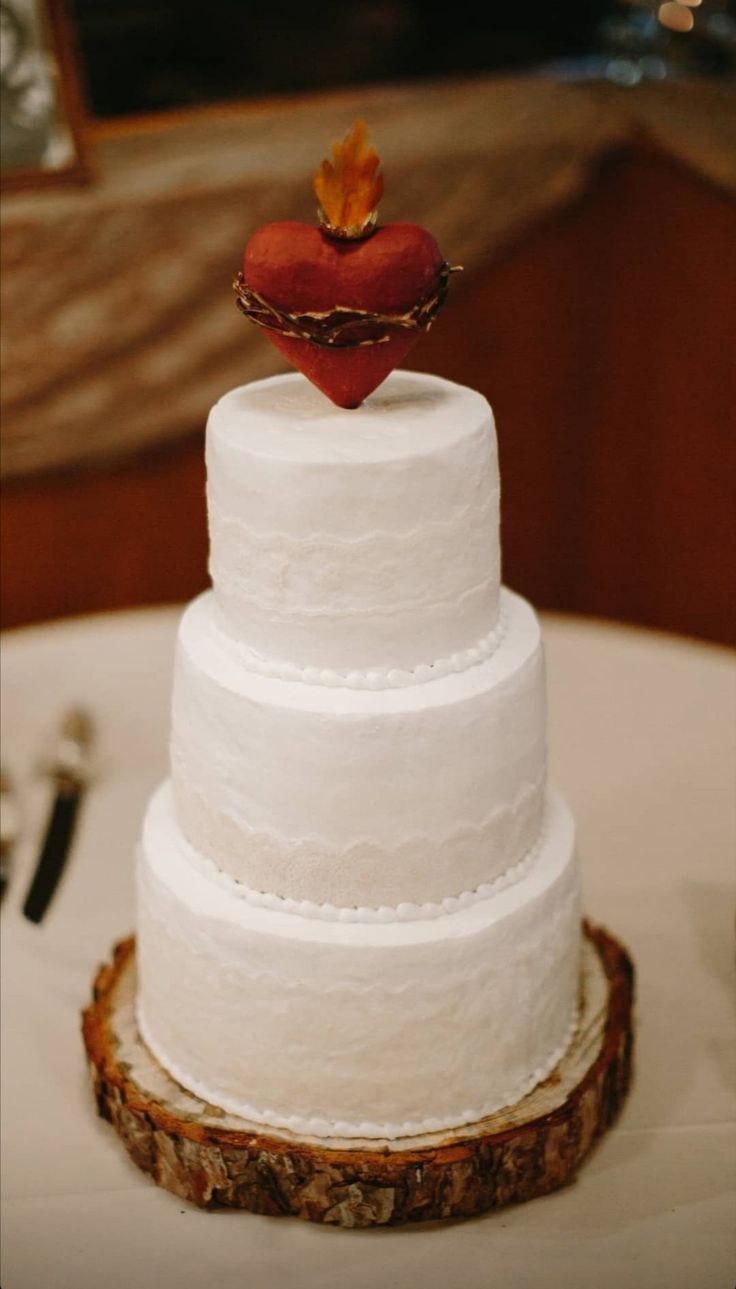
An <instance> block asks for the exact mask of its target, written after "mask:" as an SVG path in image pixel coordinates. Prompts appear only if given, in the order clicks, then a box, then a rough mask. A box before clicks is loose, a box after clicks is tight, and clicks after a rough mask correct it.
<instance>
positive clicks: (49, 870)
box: [23, 708, 94, 922]
mask: <svg viewBox="0 0 736 1289" xmlns="http://www.w3.org/2000/svg"><path fill="white" fill-rule="evenodd" d="M93 737H94V727H93V724H92V720H91V718H90V716H89V715H88V713H87V712H85V711H84V710H83V709H81V708H74V709H72V710H71V711H69V712H67V713H66V715H65V716H64V718H63V720H62V723H61V729H60V731H59V738H58V742H57V744H56V747H55V748H54V752H53V755H52V757H51V760H50V761H48V762H47V763H46V764H45V766H44V767H43V769H44V773H45V774H46V775H47V776H48V777H49V779H50V780H51V782H52V784H53V787H54V800H53V805H52V808H51V812H50V814H49V818H48V822H47V825H46V831H45V835H44V839H43V844H42V846H41V851H40V854H39V857H38V862H37V864H36V871H35V873H34V875H33V880H32V882H31V885H30V887H29V890H28V894H27V896H26V900H25V903H24V905H23V912H24V914H25V916H26V917H27V918H28V920H29V922H40V921H41V919H42V917H43V916H44V913H45V912H46V910H47V908H48V906H49V904H50V902H51V899H52V896H53V894H54V891H55V890H56V887H57V885H58V882H59V878H60V877H61V874H62V872H63V869H64V865H65V863H66V860H67V858H68V856H69V851H70V848H71V843H72V839H73V836H74V827H75V824H76V820H77V815H78V813H79V807H80V803H81V801H82V797H83V796H84V792H85V789H86V787H87V785H88V783H89V781H90V759H91V751H92V742H93Z"/></svg>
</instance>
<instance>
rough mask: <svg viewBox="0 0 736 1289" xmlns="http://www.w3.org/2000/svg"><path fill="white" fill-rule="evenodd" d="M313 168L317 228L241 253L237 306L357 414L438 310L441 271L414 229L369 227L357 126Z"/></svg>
mask: <svg viewBox="0 0 736 1289" xmlns="http://www.w3.org/2000/svg"><path fill="white" fill-rule="evenodd" d="M332 158H333V159H332V161H323V163H322V166H321V168H320V170H319V171H318V173H317V175H316V176H315V181H314V187H315V191H316V193H317V197H318V200H319V203H320V210H319V215H320V227H319V228H314V227H312V226H311V225H309V224H302V223H299V222H297V221H295V220H286V221H282V222H280V223H275V224H266V225H265V226H264V227H263V228H259V229H258V230H257V232H255V233H254V234H253V236H252V237H251V239H250V241H249V242H248V245H247V246H246V248H245V255H244V258H243V272H242V273H240V274H239V275H238V277H237V279H236V281H235V283H234V286H235V291H236V293H237V297H238V306H239V308H240V309H241V310H242V312H243V313H245V314H246V316H247V317H249V318H250V319H251V320H252V321H253V322H256V323H258V325H259V326H261V327H263V328H264V330H265V331H266V334H267V335H268V337H269V339H270V340H271V341H272V343H273V344H274V345H275V346H276V348H277V349H279V350H280V351H281V353H282V354H284V356H285V357H286V358H287V359H288V360H289V362H290V363H292V364H293V365H294V366H295V367H297V368H298V369H299V370H300V371H301V372H303V374H304V375H305V376H306V377H307V378H308V379H309V380H311V381H312V383H313V384H314V385H316V386H317V387H318V388H319V389H321V390H322V392H323V393H324V394H326V395H327V397H328V398H330V399H331V400H332V402H333V403H336V404H337V405H338V407H358V406H359V405H360V403H362V402H363V399H365V398H367V397H368V395H369V394H370V393H372V392H373V390H374V389H376V387H377V386H378V385H380V384H381V382H382V381H384V380H385V379H386V377H387V376H388V374H389V372H391V371H393V369H394V367H396V366H397V365H398V363H400V362H401V361H402V359H403V358H405V357H406V355H407V353H408V352H409V350H410V349H411V348H412V346H413V345H415V344H416V342H417V340H418V339H419V337H420V336H421V335H422V333H423V332H424V331H426V330H427V329H428V328H429V327H430V326H431V324H432V321H433V320H434V318H435V317H436V315H437V313H438V312H439V310H440V308H441V307H442V304H443V303H444V300H445V296H446V294H447V285H448V281H449V276H450V273H451V272H452V271H453V270H452V269H451V268H450V266H449V264H447V263H446V261H445V260H444V259H443V257H442V253H441V251H440V249H439V247H438V245H437V243H436V242H435V240H434V238H433V237H432V236H431V235H430V234H429V233H428V232H427V231H426V229H424V228H421V227H420V226H419V225H418V224H386V225H385V226H383V227H380V228H377V227H376V219H377V212H376V207H377V205H378V202H379V201H380V198H381V195H382V193H383V179H382V176H381V174H380V171H379V164H380V163H379V160H378V156H377V154H376V152H375V150H374V149H373V148H372V147H370V145H369V144H368V136H367V131H366V128H365V125H364V124H363V122H362V121H358V122H356V124H355V126H354V127H353V130H352V131H351V133H350V134H349V135H347V137H346V138H345V139H344V140H343V142H342V143H335V144H333V147H332Z"/></svg>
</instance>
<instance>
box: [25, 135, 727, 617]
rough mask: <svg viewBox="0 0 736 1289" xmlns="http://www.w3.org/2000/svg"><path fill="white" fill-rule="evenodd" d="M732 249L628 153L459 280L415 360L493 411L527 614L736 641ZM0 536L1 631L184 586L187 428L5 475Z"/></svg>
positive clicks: (196, 490)
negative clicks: (88, 462) (101, 461)
mask: <svg viewBox="0 0 736 1289" xmlns="http://www.w3.org/2000/svg"><path fill="white" fill-rule="evenodd" d="M735 247H736V211H735V209H734V204H733V201H732V199H731V198H730V196H728V195H727V194H725V193H724V192H722V191H720V190H719V189H717V188H715V187H710V186H708V185H707V183H705V182H704V181H703V180H702V179H700V178H698V177H696V176H695V175H693V174H692V173H691V172H689V171H688V170H686V169H684V168H682V167H680V166H679V164H677V163H675V162H673V161H671V160H669V159H668V158H667V157H665V156H664V155H660V154H658V153H656V152H653V151H651V150H649V149H647V148H646V147H643V146H642V147H641V148H636V149H634V150H627V151H626V152H624V153H621V154H619V155H616V156H613V157H610V158H609V159H608V160H607V161H606V162H605V163H604V165H603V167H602V169H601V171H600V173H599V175H598V177H597V179H596V181H595V182H594V183H593V185H592V187H591V188H590V190H589V191H588V192H587V194H586V195H585V197H584V198H583V199H582V200H580V201H579V202H578V203H577V204H576V205H575V206H574V207H573V208H571V209H569V210H567V211H565V212H564V213H563V214H561V215H559V216H557V217H555V218H554V219H553V220H551V221H550V222H548V223H546V224H545V225H544V226H541V227H538V228H537V229H535V230H534V231H533V232H531V233H529V234H528V235H527V236H526V237H525V238H524V239H523V240H520V241H518V242H517V243H516V244H515V245H513V246H511V247H509V248H507V250H506V252H505V253H504V254H502V255H500V256H499V257H498V259H497V261H496V262H495V263H494V264H493V265H491V266H490V267H488V268H487V270H486V271H485V272H484V273H482V274H478V273H477V272H475V273H473V274H472V275H471V274H467V275H466V278H465V280H464V281H463V282H462V285H460V286H456V285H455V284H453V293H452V298H451V300H450V302H449V303H448V305H447V307H446V310H445V313H444V315H443V317H442V319H441V320H440V322H439V323H438V324H437V326H436V328H435V329H434V330H433V331H432V332H431V333H430V335H429V336H428V337H426V338H425V339H424V340H423V341H422V342H421V344H420V345H419V346H418V347H417V349H416V350H415V351H414V352H413V354H412V355H411V360H410V362H409V364H408V365H410V366H412V367H415V368H419V369H424V370H430V371H436V372H438V373H440V374H442V375H445V376H448V377H450V378H451V379H455V380H459V381H463V382H464V383H467V384H470V385H473V386H475V387H476V388H478V389H480V390H482V391H483V392H484V393H485V394H486V395H487V397H488V398H489V399H490V400H491V402H492V403H493V406H494V409H495V412H496V418H497V423H498V432H499V440H500V445H501V465H502V478H503V547H504V572H505V580H506V581H507V582H508V584H509V585H511V586H513V587H515V588H517V589H518V590H520V591H522V592H523V593H524V594H526V595H527V596H529V597H530V598H531V599H532V600H533V601H534V602H535V603H536V604H537V605H539V606H540V607H543V608H552V609H565V610H574V611H576V612H580V613H588V614H596V615H602V616H606V617H613V618H620V619H624V620H626V621H630V622H636V623H641V624H645V625H648V626H652V627H657V628H663V629H666V630H670V631H678V632H685V633H688V634H691V635H695V636H701V637H704V638H707V639H712V640H718V641H733V640H734V637H735V633H734V589H735V584H736V525H735V524H734V480H735V479H736V470H735V469H734V437H735V436H734V406H735V405H736V388H735V386H736V381H735V380H734V363H733V341H732V335H733V331H734V318H735V317H736V275H734V274H733V271H732V269H733V258H734V248H735ZM729 266H730V267H729ZM729 333H730V335H731V339H729ZM263 343H264V344H266V343H267V341H266V340H265V338H264V340H263ZM2 538H3V540H2V592H3V625H4V626H13V625H18V624H22V623H28V622H33V621H37V620H40V619H46V618H53V617H58V616H62V615H66V614H74V613H86V612H89V611H94V610H101V609H109V608H118V607H123V606H129V605H136V604H151V603H157V602H162V601H172V600H183V599H186V598H188V597H189V596H191V595H193V594H194V593H195V592H197V591H198V590H199V589H201V588H202V587H203V586H204V585H205V584H206V580H207V575H206V546H207V543H206V519H205V505H204V467H203V461H202V437H201V435H200V434H197V435H196V436H194V437H190V438H188V439H185V440H183V441H182V442H181V443H180V444H178V445H176V446H175V447H172V448H167V449H159V450H157V451H156V452H154V453H148V454H146V455H145V456H141V457H139V458H137V459H133V460H130V461H127V462H125V463H123V464H120V465H118V466H117V467H114V468H108V469H106V470H105V471H104V472H96V471H87V472H80V471H77V472H74V473H70V474H68V475H64V474H60V475H56V476H48V477H39V476H35V477H33V478H29V479H28V480H22V479H21V480H16V481H13V482H11V483H9V484H7V485H6V488H5V495H4V505H3V533H2Z"/></svg>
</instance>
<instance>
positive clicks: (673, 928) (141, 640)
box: [2, 608, 736, 1289]
mask: <svg viewBox="0 0 736 1289" xmlns="http://www.w3.org/2000/svg"><path fill="white" fill-rule="evenodd" d="M179 613H180V610H179V609H177V608H163V609H154V610H140V611H134V612H129V613H116V614H108V615H101V616H99V617H91V618H81V619H75V620H70V621H66V622H60V623H53V624H48V625H47V624H44V625H42V626H38V627H32V628H27V629H25V630H21V631H17V632H12V633H8V634H7V635H6V636H5V637H4V638H3V670H2V697H3V702H2V748H3V764H4V766H5V767H6V768H7V769H8V770H9V771H10V772H11V774H12V777H13V779H14V780H15V782H16V785H17V787H18V790H19V794H20V807H21V812H22V825H23V826H22V831H21V836H20V840H19V842H18V845H17V847H16V850H15V853H14V859H13V869H12V874H11V881H10V886H9V890H8V893H7V894H6V896H5V899H4V902H3V908H2V948H3V958H4V964H3V972H2V985H3V1007H2V1024H3V1043H2V1060H3V1075H2V1089H3V1096H2V1111H3V1120H4V1122H3V1152H2V1167H3V1212H4V1240H3V1264H4V1265H3V1278H2V1283H3V1285H5V1286H7V1289H39V1286H41V1285H43V1286H44V1287H45V1289H96V1286H98V1285H101V1284H104V1285H105V1286H106V1289H130V1286H131V1285H138V1286H141V1289H148V1286H149V1285H150V1286H153V1285H154V1284H155V1285H156V1286H157V1289H195V1287H196V1289H199V1287H200V1286H201V1285H203V1284H207V1283H212V1284H215V1285H217V1286H218V1289H236V1287H237V1289H242V1286H243V1285H245V1284H247V1285H253V1286H261V1285H263V1286H269V1289H326V1286H328V1285H332V1284H339V1285H341V1286H342V1287H343V1289H369V1287H370V1289H375V1286H384V1285H385V1286H397V1289H398V1286H403V1285H405V1284H410V1283H415V1284H417V1285H419V1286H421V1287H422V1289H440V1286H442V1289H446V1287H447V1286H450V1287H451V1289H453V1287H454V1286H456V1285H457V1286H462V1287H463V1289H481V1287H483V1289H485V1286H487V1285H488V1284H489V1283H494V1284H497V1285H503V1286H507V1285H508V1286H511V1287H513V1289H525V1287H526V1286H529V1287H531V1286H535V1287H536V1286H538V1285H542V1284H543V1285H544V1286H545V1289H555V1287H556V1286H560V1289H562V1286H564V1289H577V1287H578V1286H579V1287H580V1289H583V1286H585V1289H588V1286H590V1285H593V1284H595V1285H596V1286H597V1287H598V1289H608V1287H609V1286H610V1289H614V1287H615V1289H622V1287H623V1286H629V1285H631V1286H637V1287H639V1286H641V1289H655V1287H656V1286H660V1285H661V1286H667V1289H686V1287H687V1289H690V1287H691V1286H692V1285H695V1284H697V1285H699V1286H703V1289H706V1287H710V1286H713V1289H715V1287H716V1286H718V1287H719V1289H720V1287H721V1286H726V1285H728V1284H730V1283H731V1282H732V1278H733V1276H732V1273H733V1265H734V1252H735V1250H734V1243H735V1241H734V1229H736V1228H735V1227H734V1224H733V1216H734V1199H733V1191H734V1182H735V1181H736V1176H735V1174H736V1127H735V1123H736V1113H735V1103H736V1098H735V1096H734V1087H736V1079H734V1048H735V1046H736V1044H735V1043H734V1027H733V1017H732V994H733V930H734V856H735V855H736V808H735V800H734V798H735V793H734V784H735V783H736V773H735V772H736V668H735V667H734V665H733V657H732V655H731V654H729V653H728V652H727V651H725V650H723V649H719V648H716V647H713V646H709V645H704V644H700V643H695V642H693V641H690V640H683V639H675V638H673V637H669V636H664V635H658V634H655V633H652V632H646V631H642V630H639V629H635V628H629V627H622V626H618V625H614V624H610V623H603V622H594V621H589V620H582V619H579V618H572V617H561V616H558V617H552V616H545V617H544V618H543V625H544V632H545V642H546V649H547V666H548V682H549V709H550V710H549V739H550V760H551V771H552V777H553V779H554V781H555V782H556V783H557V785H558V786H559V787H560V788H561V789H562V791H563V792H564V793H565V794H566V796H567V798H568V800H569V802H570V804H571V805H572V807H573V809H574V811H575V813H576V815H577V820H578V829H579V843H580V854H581V860H582V867H583V882H584V903H585V909H586V912H587V914H588V915H589V916H590V917H591V918H592V919H593V920H594V921H595V922H600V923H602V924H604V925H606V926H608V927H609V928H610V929H611V930H612V931H613V932H614V934H615V935H617V936H618V937H620V938H621V939H622V940H623V942H624V943H625V944H627V946H628V947H629V949H630V950H631V952H632V954H633V957H634V959H635V962H636V966H637V971H638V987H637V997H638V1001H637V1017H638V1020H637V1049H636V1066H635V1079H634V1087H633V1091H632V1094H631V1096H630V1099H629V1101H628V1103H627V1105H626V1108H625V1110H624V1113H623V1115H622V1116H621V1118H620V1120H619V1121H618V1123H617V1124H616V1126H615V1127H614V1129H613V1130H612V1131H611V1133H610V1134H608V1135H606V1136H605V1137H604V1138H603V1140H602V1141H601V1143H600V1144H599V1146H598V1147H597V1148H596V1150H595V1151H594V1153H593V1155H592V1156H591V1157H590V1159H589V1160H588V1162H587V1163H586V1164H585V1165H584V1166H583V1168H582V1170H581V1172H580V1174H579V1178H578V1181H577V1182H576V1183H575V1185H574V1186H571V1187H569V1188H568V1189H566V1190H563V1191H559V1192H557V1193H555V1194H553V1195H550V1196H548V1197H546V1198H544V1199H539V1200H534V1201H532V1202H531V1203H530V1204H526V1205H522V1206H520V1207H518V1208H511V1209H505V1210H501V1211H497V1212H494V1213H490V1214H488V1215H486V1216H485V1217H480V1218H476V1219H474V1220H472V1221H469V1222H457V1223H452V1224H436V1225H431V1226H417V1227H412V1228H403V1229H379V1230H372V1231H365V1232H357V1231H343V1230H336V1229H332V1228H325V1227H315V1226H312V1225H311V1224H308V1223H304V1222H298V1221H294V1220H292V1221H289V1220H287V1221H277V1220H275V1219H273V1218H263V1217H255V1216H253V1215H251V1214H248V1213H239V1212H223V1213H207V1212H200V1211H198V1210H196V1209H194V1208H190V1207H187V1206H185V1205H184V1204H183V1203H182V1202H181V1201H180V1200H177V1199H176V1197H175V1196H173V1195H171V1194H169V1193H168V1192H166V1191H164V1190H160V1189H158V1188H157V1187H155V1186H154V1184H153V1183H152V1182H151V1181H150V1180H149V1179H148V1178H147V1177H145V1176H144V1175H143V1174H142V1173H140V1172H139V1171H138V1169H137V1168H136V1167H135V1165H134V1164H133V1163H132V1162H131V1161H130V1159H129V1158H128V1156H127V1154H126V1153H125V1151H124V1149H123V1147H122V1145H121V1143H120V1142H119V1141H118V1140H117V1139H116V1137H115V1136H114V1134H113V1132H112V1131H111V1129H110V1128H109V1126H108V1125H107V1124H105V1123H104V1122H102V1121H101V1120H99V1119H98V1118H97V1116H96V1113H95V1107H94V1104H93V1100H92V1095H91V1088H90V1083H89V1080H88V1075H87V1070H86V1066H85V1059H84V1055H83V1049H82V1043H81V1037H80V1033H79V1013H80V1009H81V1007H82V1006H83V1005H84V1004H85V1003H86V1002H87V999H88V996H89V990H90V981H91V978H92V974H93V971H94V968H95V967H96V965H97V964H98V963H99V962H101V961H102V960H104V959H106V958H107V957H108V955H109V951H110V947H111V944H112V942H113V941H114V940H116V939H119V938H120V937H122V936H123V935H125V934H127V933H129V932H130V931H131V929H132V927H133V891H132V876H133V857H134V851H135V846H136V839H137V835H138V830H139V826H140V822H141V817H142V813H143V808H144V805H145V802H146V798H147V796H148V794H149V793H150V791H151V789H152V788H153V786H154V785H155V784H156V783H157V782H158V780H160V779H161V778H162V777H164V775H165V774H166V770H167V742H168V719H169V717H168V712H169V695H170V683H171V665H172V656H173V647H174V641H175V633H176V625H177V621H178V617H179ZM80 701H82V702H84V703H85V704H86V705H87V706H88V707H89V708H90V710H91V711H92V713H93V714H94V717H95V719H96V723H97V726H98V732H99V762H98V774H97V778H96V781H95V783H94V785H93V786H92V787H91V789H90V791H89V795H88V797H87V799H86V801H85V802H84V805H83V809H82V814H81V818H80V822H79V828H78V832H77V835H76V839H75V844H74V849H73V853H72V855H71V857H70V860H69V863H68V865H67V869H66V871H65V874H64V877H63V879H62V883H61V885H60V887H59V889H58V891H57V893H56V896H55V898H54V900H53V903H52V904H51V907H50V909H49V911H48V913H47V915H46V917H45V919H44V920H43V922H42V923H41V925H39V926H34V925H32V924H30V923H29V922H27V921H26V920H25V919H24V918H23V917H22V915H21V912H20V908H21V905H22V902H23V898H24V895H25V891H26V887H27V883H28V879H29V874H30V871H31V869H32V867H33V864H34V861H35V856H36V852H37V847H38V841H39V834H40V831H41V829H42V826H43V821H44V817H45V812H46V810H47V808H48V785H47V784H46V783H45V782H44V781H43V780H42V779H41V778H40V776H39V775H38V772H37V764H38V761H39V760H40V759H41V758H42V757H43V755H44V752H48V750H49V749H50V747H51V745H52V740H53V735H54V731H55V729H56V727H57V724H58V720H59V717H60V715H61V713H62V712H63V711H64V709H65V708H66V707H67V706H68V705H70V704H71V703H73V702H80Z"/></svg>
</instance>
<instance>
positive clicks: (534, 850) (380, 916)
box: [183, 820, 548, 923]
mask: <svg viewBox="0 0 736 1289" xmlns="http://www.w3.org/2000/svg"><path fill="white" fill-rule="evenodd" d="M547 837H548V829H547V827H546V824H545V822H544V820H543V822H542V826H541V828H540V831H539V835H538V837H537V840H536V841H535V842H534V844H533V846H530V848H529V850H528V851H527V852H526V854H525V855H523V856H522V858H521V859H520V860H518V862H517V863H515V864H512V865H511V866H510V867H509V868H507V869H506V870H505V872H503V873H499V875H498V877H495V878H494V879H493V881H491V882H482V883H481V884H480V886H477V887H476V888H475V889H474V890H472V891H461V892H460V893H459V894H458V895H448V896H446V897H445V899H443V900H440V901H428V902H427V903H425V904H415V903H413V902H412V901H410V900H404V901H402V902H401V903H400V904H395V905H388V904H384V905H381V906H379V907H378V908H371V907H368V906H362V905H361V906H349V905H343V906H340V905H336V904H328V903H325V904H318V903H316V902H315V901H314V900H295V899H292V898H290V897H289V896H287V895H275V894H272V893H270V892H268V891H258V890H255V888H253V887H251V886H247V885H246V883H245V882H240V881H238V880H237V878H234V877H230V876H229V874H227V873H223V872H222V870H221V869H219V868H218V867H217V865H216V864H215V863H213V861H212V860H211V859H208V858H207V856H206V855H202V854H201V853H200V852H199V851H198V850H196V849H195V847H194V846H192V845H191V843H190V842H188V841H187V840H186V838H183V841H184V845H185V847H186V853H187V857H188V859H189V862H190V863H191V864H192V867H193V868H196V869H197V871H198V872H200V873H201V874H202V875H203V876H204V877H206V878H207V879H208V880H209V881H212V882H216V883H217V885H218V886H220V887H222V888H223V890H225V891H227V892H228V894H230V895H231V896H232V897H233V898H234V899H239V900H244V901H245V903H246V904H250V905H251V906H252V907H254V908H261V909H271V910H273V912H276V913H289V914H292V915H295V916H297V917H302V918H309V919H316V920H318V921H322V922H366V923H385V922H418V921H424V920H426V919H434V918H441V917H447V916H449V915H450V914H452V913H458V912H459V911H460V909H465V908H469V907H470V905H471V904H477V903H478V902H479V901H480V900H487V899H490V898H491V897H492V896H494V895H498V894H499V892H500V891H503V890H506V888H507V887H509V886H513V885H514V884H515V883H516V882H520V881H521V880H522V879H523V878H524V877H526V875H527V874H528V873H529V872H530V870H531V869H532V868H533V866H534V863H535V861H536V860H537V859H538V857H539V855H540V852H541V851H542V849H543V847H544V844H545V842H546V840H547Z"/></svg>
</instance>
